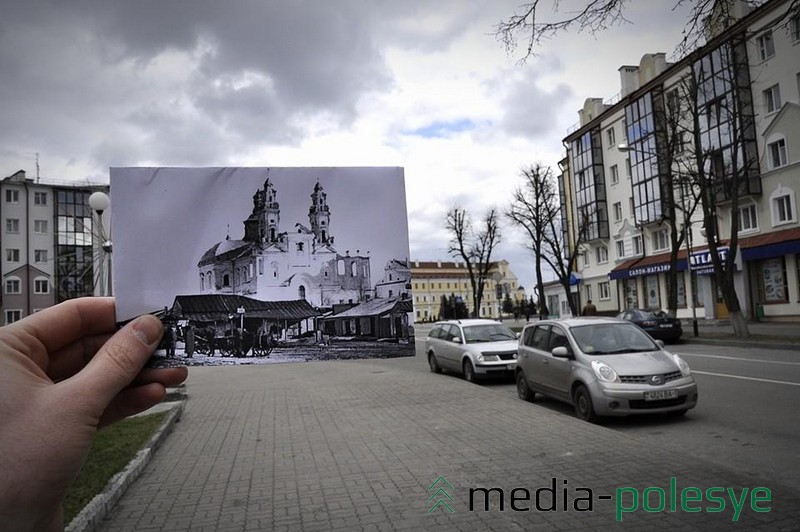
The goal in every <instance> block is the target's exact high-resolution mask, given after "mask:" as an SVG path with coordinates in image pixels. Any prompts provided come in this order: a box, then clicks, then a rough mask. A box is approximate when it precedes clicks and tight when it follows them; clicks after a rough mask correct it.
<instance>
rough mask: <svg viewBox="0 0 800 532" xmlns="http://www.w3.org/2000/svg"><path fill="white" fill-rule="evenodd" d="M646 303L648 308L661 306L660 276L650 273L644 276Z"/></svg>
mask: <svg viewBox="0 0 800 532" xmlns="http://www.w3.org/2000/svg"><path fill="white" fill-rule="evenodd" d="M644 288H645V290H644V299H645V302H644V305H645V307H647V308H648V309H660V308H661V292H660V290H659V287H658V276H657V275H648V276H647V277H645V278H644Z"/></svg>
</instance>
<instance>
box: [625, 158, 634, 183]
mask: <svg viewBox="0 0 800 532" xmlns="http://www.w3.org/2000/svg"><path fill="white" fill-rule="evenodd" d="M631 173H632V171H631V160H630V158H628V159H625V177H627V178H628V179H630V178H631Z"/></svg>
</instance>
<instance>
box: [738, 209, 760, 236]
mask: <svg viewBox="0 0 800 532" xmlns="http://www.w3.org/2000/svg"><path fill="white" fill-rule="evenodd" d="M756 229H758V219H757V218H756V204H755V203H751V204H750V205H745V206H744V207H742V208H741V209H739V232H740V233H742V232H745V231H755V230H756Z"/></svg>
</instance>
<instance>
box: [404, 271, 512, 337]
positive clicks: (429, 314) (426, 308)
mask: <svg viewBox="0 0 800 532" xmlns="http://www.w3.org/2000/svg"><path fill="white" fill-rule="evenodd" d="M411 285H412V293H413V295H414V320H415V321H416V322H423V321H434V320H436V319H438V317H439V313H440V309H441V303H442V296H445V297H450V296H451V295H453V296H456V297H461V298H462V300H463V301H464V303H465V304H466V306H467V309H468V310H469V312H470V313H471V312H472V308H473V302H472V285H471V284H470V281H469V272H468V270H467V265H466V264H465V263H463V262H452V261H451V262H446V261H411ZM506 294H508V296H509V298H510V299H511V300H512V301H521V300H524V299H525V290H524V289H523V288H522V287H521V286H519V283H518V281H517V276H516V275H514V273H513V272H512V271H511V270H510V269H509V267H508V261H506V260H499V261H495V262H492V264H491V268H490V269H489V278H488V279H487V283H486V287H485V288H484V291H483V300H482V301H481V308H480V313H479V316H480V317H481V318H499V317H500V316H501V310H502V306H503V300H504V299H505V297H506Z"/></svg>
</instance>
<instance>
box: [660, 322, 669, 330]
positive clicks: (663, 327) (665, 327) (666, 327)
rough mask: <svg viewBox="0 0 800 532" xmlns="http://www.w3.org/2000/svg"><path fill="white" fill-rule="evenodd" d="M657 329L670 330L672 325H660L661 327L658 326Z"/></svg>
mask: <svg viewBox="0 0 800 532" xmlns="http://www.w3.org/2000/svg"><path fill="white" fill-rule="evenodd" d="M659 327H661V328H662V329H671V328H672V324H670V323H662V324H661V325H659Z"/></svg>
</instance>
